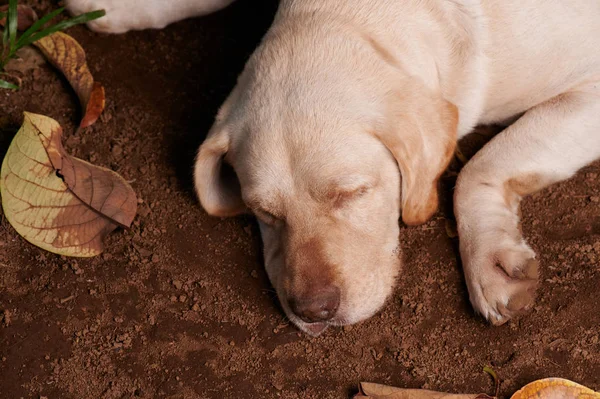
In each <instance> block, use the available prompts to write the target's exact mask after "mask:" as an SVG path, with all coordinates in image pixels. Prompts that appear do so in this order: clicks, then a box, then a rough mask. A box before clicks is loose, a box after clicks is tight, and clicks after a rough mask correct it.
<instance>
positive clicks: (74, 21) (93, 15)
mask: <svg viewBox="0 0 600 399" xmlns="http://www.w3.org/2000/svg"><path fill="white" fill-rule="evenodd" d="M104 15H106V12H105V11H104V10H98V11H91V12H88V13H85V14H81V15H78V16H76V17H75V18H71V19H69V20H66V21H62V22H59V23H57V24H56V25H52V26H50V27H48V28H46V29H44V30H42V31H40V32H37V33H34V34H33V35H31V36H30V37H28V38H27V39H25V40H24V41H23V43H20V46H21V47H22V46H27V45H29V44H31V43H33V42H35V41H37V40H39V39H41V38H42V37H46V36H48V35H51V34H53V33H54V32H58V31H61V30H65V29H67V28H70V27H71V26H74V25H79V24H85V23H86V22H89V21H92V20H94V19H98V18H101V17H103V16H104Z"/></svg>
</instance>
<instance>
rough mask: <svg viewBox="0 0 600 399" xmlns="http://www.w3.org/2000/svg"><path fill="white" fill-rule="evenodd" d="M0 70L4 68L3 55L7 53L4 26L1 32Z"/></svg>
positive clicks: (6, 35)
mask: <svg viewBox="0 0 600 399" xmlns="http://www.w3.org/2000/svg"><path fill="white" fill-rule="evenodd" d="M0 50H2V51H0V70H1V69H3V68H4V63H5V59H4V57H5V55H6V54H8V53H9V51H8V28H7V26H6V25H4V31H3V32H2V49H0Z"/></svg>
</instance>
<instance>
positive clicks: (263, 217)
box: [252, 208, 283, 226]
mask: <svg viewBox="0 0 600 399" xmlns="http://www.w3.org/2000/svg"><path fill="white" fill-rule="evenodd" d="M252 212H253V213H254V215H255V216H256V217H257V218H258V219H259V220H260V221H261V222H263V223H265V224H268V225H269V226H275V225H277V224H280V223H283V218H281V217H279V216H276V215H274V214H273V213H271V212H269V211H267V210H265V209H262V208H253V209H252Z"/></svg>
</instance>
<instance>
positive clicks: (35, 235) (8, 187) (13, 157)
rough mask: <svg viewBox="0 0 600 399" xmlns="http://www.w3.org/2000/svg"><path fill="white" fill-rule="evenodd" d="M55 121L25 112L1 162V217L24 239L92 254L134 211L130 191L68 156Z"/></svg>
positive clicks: (58, 249)
mask: <svg viewBox="0 0 600 399" xmlns="http://www.w3.org/2000/svg"><path fill="white" fill-rule="evenodd" d="M61 136H62V129H61V127H60V126H59V124H58V122H56V121H55V120H53V119H51V118H48V117H46V116H42V115H36V114H30V113H25V120H24V122H23V126H22V127H21V129H20V130H19V131H18V132H17V134H16V135H15V137H14V139H13V141H12V143H11V145H10V147H9V148H8V151H7V152H6V155H5V157H4V161H3V163H2V170H1V171H0V194H1V195H2V207H3V209H4V215H5V216H6V219H7V220H8V221H9V222H10V224H11V225H12V226H13V227H14V228H15V230H16V231H17V232H18V233H19V234H20V235H21V236H23V237H24V238H25V239H26V240H28V241H29V242H31V243H32V244H34V245H37V246H39V247H41V248H43V249H45V250H48V251H50V252H54V253H58V254H61V255H67V256H82V257H88V256H94V255H98V254H99V253H101V252H102V250H103V239H104V238H105V237H106V236H107V235H108V234H109V233H110V232H111V231H113V230H114V229H115V228H117V227H118V226H122V227H129V226H130V225H131V222H132V221H133V218H134V217H135V214H136V208H137V199H136V196H135V193H134V192H133V189H132V188H131V187H130V186H129V184H128V183H127V182H126V181H125V180H123V178H122V177H121V176H119V175H118V174H117V173H115V172H113V171H111V170H109V169H105V168H101V167H98V166H94V165H92V164H89V163H87V162H85V161H82V160H81V159H77V158H74V157H71V156H69V155H68V154H67V153H66V152H65V150H64V148H63V146H62V144H61Z"/></svg>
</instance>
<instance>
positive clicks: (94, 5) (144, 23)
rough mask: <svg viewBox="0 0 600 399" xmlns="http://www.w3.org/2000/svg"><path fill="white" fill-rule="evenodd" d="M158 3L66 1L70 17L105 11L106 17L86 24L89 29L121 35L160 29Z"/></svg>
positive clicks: (111, 0)
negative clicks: (141, 30) (132, 31)
mask: <svg viewBox="0 0 600 399" xmlns="http://www.w3.org/2000/svg"><path fill="white" fill-rule="evenodd" d="M158 3H159V2H157V1H155V0H149V1H139V0H66V1H65V4H66V7H67V9H68V10H69V12H70V13H71V14H72V15H79V14H83V13H86V12H90V11H95V10H105V11H106V16H104V17H102V18H99V19H97V20H94V21H91V22H89V23H88V26H89V27H90V29H92V30H94V31H96V32H104V33H123V32H127V31H129V30H140V29H148V28H162V27H164V26H165V25H166V23H165V22H163V21H161V18H160V10H157V5H158Z"/></svg>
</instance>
